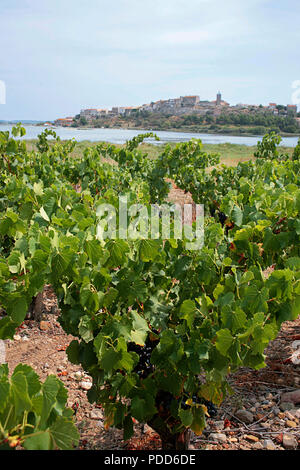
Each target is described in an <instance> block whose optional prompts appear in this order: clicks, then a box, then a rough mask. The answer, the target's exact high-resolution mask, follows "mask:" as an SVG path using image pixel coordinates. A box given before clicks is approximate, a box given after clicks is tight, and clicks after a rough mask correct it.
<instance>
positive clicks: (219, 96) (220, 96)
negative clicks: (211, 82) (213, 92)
mask: <svg viewBox="0 0 300 470" xmlns="http://www.w3.org/2000/svg"><path fill="white" fill-rule="evenodd" d="M221 101H222V95H221V92H220V91H219V92H218V94H217V101H216V105H217V106H220V104H221Z"/></svg>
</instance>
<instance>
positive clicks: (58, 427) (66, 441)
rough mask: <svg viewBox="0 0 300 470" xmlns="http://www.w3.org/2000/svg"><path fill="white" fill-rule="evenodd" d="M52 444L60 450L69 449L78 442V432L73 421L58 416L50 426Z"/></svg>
mask: <svg viewBox="0 0 300 470" xmlns="http://www.w3.org/2000/svg"><path fill="white" fill-rule="evenodd" d="M49 432H50V435H51V438H52V439H53V442H54V446H55V447H57V448H58V449H61V450H70V449H72V448H73V447H75V446H77V445H78V443H79V437H80V435H79V432H78V431H77V429H76V427H75V425H74V423H73V422H72V421H70V420H69V419H67V418H64V417H61V416H60V417H59V418H57V420H56V421H55V423H54V424H53V425H52V426H51V427H50V430H49Z"/></svg>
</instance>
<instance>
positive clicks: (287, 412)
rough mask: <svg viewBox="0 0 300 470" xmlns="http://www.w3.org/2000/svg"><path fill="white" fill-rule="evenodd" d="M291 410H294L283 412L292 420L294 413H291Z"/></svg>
mask: <svg viewBox="0 0 300 470" xmlns="http://www.w3.org/2000/svg"><path fill="white" fill-rule="evenodd" d="M293 412H295V410H290V411H286V412H285V413H284V414H285V416H286V417H287V419H290V420H292V421H294V420H295V415H294V414H293Z"/></svg>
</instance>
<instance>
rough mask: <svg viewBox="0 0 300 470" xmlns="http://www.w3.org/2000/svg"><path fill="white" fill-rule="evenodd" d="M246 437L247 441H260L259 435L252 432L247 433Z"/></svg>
mask: <svg viewBox="0 0 300 470" xmlns="http://www.w3.org/2000/svg"><path fill="white" fill-rule="evenodd" d="M244 438H245V439H247V441H251V442H258V441H259V438H258V437H257V436H253V435H252V434H246V435H245V436H244Z"/></svg>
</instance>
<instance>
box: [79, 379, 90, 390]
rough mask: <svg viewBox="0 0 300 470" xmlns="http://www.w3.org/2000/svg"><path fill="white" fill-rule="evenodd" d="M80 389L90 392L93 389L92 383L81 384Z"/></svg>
mask: <svg viewBox="0 0 300 470" xmlns="http://www.w3.org/2000/svg"><path fill="white" fill-rule="evenodd" d="M80 387H81V388H82V390H90V389H91V388H92V382H84V381H82V382H80Z"/></svg>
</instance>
